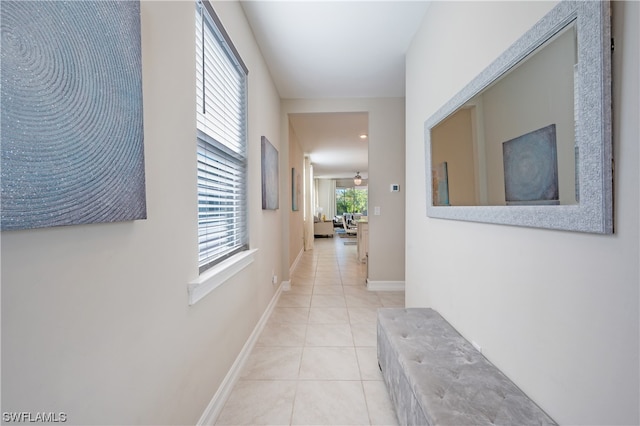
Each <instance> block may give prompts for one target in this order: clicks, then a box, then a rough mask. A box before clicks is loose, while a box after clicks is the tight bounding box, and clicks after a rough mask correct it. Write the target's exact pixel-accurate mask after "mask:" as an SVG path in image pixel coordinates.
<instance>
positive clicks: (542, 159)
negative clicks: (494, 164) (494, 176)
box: [502, 124, 560, 205]
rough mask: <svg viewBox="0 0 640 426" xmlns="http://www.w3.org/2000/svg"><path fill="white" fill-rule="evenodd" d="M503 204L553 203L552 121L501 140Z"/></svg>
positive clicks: (555, 169)
mask: <svg viewBox="0 0 640 426" xmlns="http://www.w3.org/2000/svg"><path fill="white" fill-rule="evenodd" d="M502 154H503V159H504V187H505V200H506V203H507V205H545V204H549V205H557V204H559V203H560V201H559V190H558V159H557V147H556V125H555V124H551V125H549V126H547V127H543V128H541V129H538V130H535V131H533V132H530V133H527V134H525V135H522V136H519V137H517V138H515V139H511V140H509V141H507V142H504V143H503V144H502Z"/></svg>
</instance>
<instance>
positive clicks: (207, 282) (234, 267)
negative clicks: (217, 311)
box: [187, 249, 258, 305]
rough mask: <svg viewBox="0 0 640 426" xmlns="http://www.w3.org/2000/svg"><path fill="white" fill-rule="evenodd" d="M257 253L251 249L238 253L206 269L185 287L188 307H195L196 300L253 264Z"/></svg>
mask: <svg viewBox="0 0 640 426" xmlns="http://www.w3.org/2000/svg"><path fill="white" fill-rule="evenodd" d="M257 251H258V249H253V250H246V251H243V252H241V253H238V254H236V255H235V256H232V257H230V258H229V259H227V260H225V261H224V262H220V263H219V264H217V265H216V266H214V267H212V268H210V269H207V270H206V271H205V272H204V273H203V274H202V275H200V276H199V277H198V278H197V279H195V280H193V281H191V282H190V283H189V285H188V286H187V289H188V291H189V305H195V303H196V302H197V301H198V300H200V299H202V298H203V297H205V296H206V295H207V294H209V293H211V292H212V291H213V290H214V289H215V288H216V287H219V286H221V285H222V284H224V282H225V281H227V280H228V279H229V278H231V277H233V276H234V275H235V274H237V273H238V272H240V271H241V270H243V269H244V268H246V267H247V266H249V265H250V264H251V263H252V262H253V260H254V258H255V253H256V252H257Z"/></svg>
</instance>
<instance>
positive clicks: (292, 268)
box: [289, 247, 304, 276]
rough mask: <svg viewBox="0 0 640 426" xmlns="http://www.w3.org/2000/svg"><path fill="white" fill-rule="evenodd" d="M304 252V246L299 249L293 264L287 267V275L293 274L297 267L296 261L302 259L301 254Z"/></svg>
mask: <svg viewBox="0 0 640 426" xmlns="http://www.w3.org/2000/svg"><path fill="white" fill-rule="evenodd" d="M303 254H304V247H303V248H302V249H301V250H300V252H299V253H298V255H297V256H296V260H294V261H293V264H292V265H291V267H290V268H289V276H291V275H293V271H295V270H296V268H297V267H298V263H300V259H302V255H303Z"/></svg>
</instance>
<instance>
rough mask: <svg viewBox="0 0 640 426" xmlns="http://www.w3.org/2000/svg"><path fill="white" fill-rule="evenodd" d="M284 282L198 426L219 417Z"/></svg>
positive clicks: (213, 421)
mask: <svg viewBox="0 0 640 426" xmlns="http://www.w3.org/2000/svg"><path fill="white" fill-rule="evenodd" d="M285 282H287V281H283V283H282V284H281V285H280V286H279V287H278V290H277V291H276V293H275V294H274V295H273V298H271V302H269V306H267V309H265V311H264V313H263V314H262V317H260V321H258V323H257V324H256V326H255V328H254V329H253V332H252V333H251V335H250V336H249V338H248V339H247V342H246V343H245V344H244V346H243V347H242V350H241V351H240V353H239V354H238V356H237V357H236V360H235V361H234V363H233V365H232V366H231V368H230V369H229V372H228V373H227V375H226V376H225V378H224V380H222V383H221V384H220V387H219V388H218V390H217V391H216V393H215V395H213V398H212V399H211V401H210V402H209V405H207V408H205V410H204V413H202V416H200V420H198V423H197V425H198V426H200V425H203V426H204V425H214V424H215V422H216V420H217V419H218V416H219V415H220V412H221V411H222V408H223V407H224V404H225V402H227V399H228V398H229V395H230V394H231V391H232V390H233V388H234V386H235V385H236V383H237V382H238V379H239V378H240V372H241V371H242V368H243V367H244V365H245V363H246V362H247V359H248V358H249V355H250V354H251V351H252V350H253V347H254V346H255V344H256V342H257V341H258V337H260V333H262V330H263V329H264V326H265V325H266V323H267V321H268V320H269V317H270V316H271V313H272V312H273V308H274V307H275V306H276V304H277V303H278V299H279V298H280V294H281V293H282V290H283V286H284V283H285ZM289 285H290V283H289Z"/></svg>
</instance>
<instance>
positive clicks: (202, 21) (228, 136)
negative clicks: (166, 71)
mask: <svg viewBox="0 0 640 426" xmlns="http://www.w3.org/2000/svg"><path fill="white" fill-rule="evenodd" d="M196 61H197V62H196V64H197V67H196V75H197V79H196V81H197V91H196V107H197V133H198V136H197V144H198V266H199V270H200V273H202V272H204V271H205V270H207V269H209V268H211V267H212V266H214V265H216V264H218V263H220V262H222V261H223V260H225V259H227V258H229V257H231V256H233V255H234V254H236V253H239V252H241V251H243V250H247V249H248V248H249V245H248V233H247V225H248V224H247V197H246V194H247V181H246V176H247V170H246V169H247V150H246V145H247V142H246V139H247V138H246V127H247V126H246V120H247V118H246V116H247V106H246V104H247V102H246V98H247V94H246V91H247V69H246V67H245V66H244V64H243V63H242V60H241V59H240V57H239V55H238V54H237V52H236V50H235V48H234V47H233V45H232V43H231V41H230V39H229V37H228V36H227V34H226V32H225V31H224V29H223V28H222V25H221V24H220V21H219V20H218V18H217V16H216V15H215V13H214V11H213V9H212V8H211V5H210V4H209V3H208V2H206V1H205V2H201V1H197V2H196Z"/></svg>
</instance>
